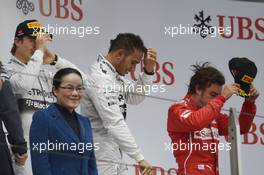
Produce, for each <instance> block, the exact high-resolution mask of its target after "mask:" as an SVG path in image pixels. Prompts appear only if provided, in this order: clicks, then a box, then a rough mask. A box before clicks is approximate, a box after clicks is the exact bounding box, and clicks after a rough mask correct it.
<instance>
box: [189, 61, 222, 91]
mask: <svg viewBox="0 0 264 175" xmlns="http://www.w3.org/2000/svg"><path fill="white" fill-rule="evenodd" d="M191 67H192V68H193V69H192V71H193V72H194V75H193V76H192V77H191V80H190V84H189V89H188V94H189V95H193V94H195V93H196V92H195V88H196V86H198V88H199V89H201V90H204V89H206V88H207V87H209V86H211V85H212V84H217V85H220V86H222V85H224V84H225V77H224V76H223V74H222V73H221V72H220V71H219V70H217V69H216V68H214V67H212V66H210V63H209V62H204V63H196V64H195V65H192V66H191Z"/></svg>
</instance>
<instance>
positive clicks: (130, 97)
mask: <svg viewBox="0 0 264 175" xmlns="http://www.w3.org/2000/svg"><path fill="white" fill-rule="evenodd" d="M152 77H153V76H152V75H147V74H145V73H141V74H140V75H139V77H138V79H137V81H136V82H135V83H127V84H126V88H127V89H128V91H126V95H125V97H126V100H127V103H128V104H132V105H137V104H139V103H141V102H142V101H143V100H144V99H145V96H146V95H149V94H150V90H151V87H150V86H151V84H152Z"/></svg>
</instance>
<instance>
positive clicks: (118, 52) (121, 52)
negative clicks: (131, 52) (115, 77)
mask: <svg viewBox="0 0 264 175" xmlns="http://www.w3.org/2000/svg"><path fill="white" fill-rule="evenodd" d="M114 56H115V58H116V60H117V62H118V63H120V62H121V61H122V60H123V59H124V58H125V56H126V51H125V50H124V49H118V50H116V51H115V55H114Z"/></svg>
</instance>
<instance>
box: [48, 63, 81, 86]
mask: <svg viewBox="0 0 264 175" xmlns="http://www.w3.org/2000/svg"><path fill="white" fill-rule="evenodd" d="M72 73H74V74H77V75H79V76H80V78H81V79H82V75H81V73H80V72H79V71H78V70H76V69H73V68H64V69H60V70H59V71H58V72H56V74H55V75H54V77H53V83H52V85H53V86H54V87H55V88H56V89H58V88H59V87H60V85H61V82H62V78H63V77H64V76H66V75H68V74H72ZM82 81H83V79H82Z"/></svg>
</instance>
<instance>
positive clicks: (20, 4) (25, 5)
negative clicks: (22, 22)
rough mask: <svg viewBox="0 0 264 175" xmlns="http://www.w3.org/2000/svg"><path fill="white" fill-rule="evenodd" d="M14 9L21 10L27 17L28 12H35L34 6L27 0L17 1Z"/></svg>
mask: <svg viewBox="0 0 264 175" xmlns="http://www.w3.org/2000/svg"><path fill="white" fill-rule="evenodd" d="M16 7H17V8H18V9H19V10H20V9H21V10H22V12H23V13H24V15H27V14H28V12H29V11H31V12H33V11H34V10H35V5H34V4H33V3H32V2H29V1H28V0H17V2H16Z"/></svg>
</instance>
